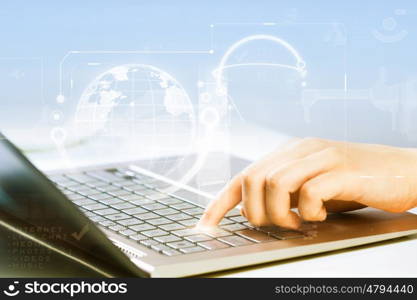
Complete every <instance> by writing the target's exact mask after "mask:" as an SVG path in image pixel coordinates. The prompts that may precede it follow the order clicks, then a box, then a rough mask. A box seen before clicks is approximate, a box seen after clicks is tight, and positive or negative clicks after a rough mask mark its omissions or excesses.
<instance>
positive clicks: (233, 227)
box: [222, 223, 246, 232]
mask: <svg viewBox="0 0 417 300" xmlns="http://www.w3.org/2000/svg"><path fill="white" fill-rule="evenodd" d="M222 228H223V229H225V230H227V231H232V232H233V231H238V230H243V229H246V227H245V226H243V225H241V224H238V223H235V224H230V225H224V226H222Z"/></svg>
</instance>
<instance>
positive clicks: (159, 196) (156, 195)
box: [146, 192, 167, 200]
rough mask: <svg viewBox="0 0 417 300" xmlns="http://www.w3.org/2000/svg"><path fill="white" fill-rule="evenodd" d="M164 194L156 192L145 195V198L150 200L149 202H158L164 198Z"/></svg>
mask: <svg viewBox="0 0 417 300" xmlns="http://www.w3.org/2000/svg"><path fill="white" fill-rule="evenodd" d="M166 196H167V195H166V194H162V193H160V192H156V193H154V194H148V195H146V198H148V199H151V200H160V199H164V198H166Z"/></svg>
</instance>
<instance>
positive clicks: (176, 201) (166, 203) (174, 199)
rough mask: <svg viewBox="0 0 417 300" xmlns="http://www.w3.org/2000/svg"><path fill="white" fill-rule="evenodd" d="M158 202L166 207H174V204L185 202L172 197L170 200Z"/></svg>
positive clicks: (165, 199)
mask: <svg viewBox="0 0 417 300" xmlns="http://www.w3.org/2000/svg"><path fill="white" fill-rule="evenodd" d="M158 202H159V203H162V204H165V205H172V204H178V203H182V202H183V201H182V200H180V199H177V198H173V197H170V198H164V199H159V200H158Z"/></svg>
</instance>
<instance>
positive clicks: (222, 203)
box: [197, 175, 242, 226]
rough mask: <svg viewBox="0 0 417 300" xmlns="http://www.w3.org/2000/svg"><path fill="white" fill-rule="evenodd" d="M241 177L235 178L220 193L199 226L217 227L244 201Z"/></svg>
mask: <svg viewBox="0 0 417 300" xmlns="http://www.w3.org/2000/svg"><path fill="white" fill-rule="evenodd" d="M240 177H241V175H237V176H236V177H234V178H233V179H232V180H231V181H230V182H229V184H228V185H227V186H226V187H225V188H224V189H223V190H222V191H221V192H220V195H219V197H217V198H216V199H215V200H213V201H211V202H210V204H209V205H208V206H207V208H206V210H205V211H204V214H203V216H202V217H201V219H200V221H199V222H198V225H197V226H216V225H217V224H218V223H219V222H220V221H221V220H222V219H223V217H224V216H225V215H226V213H227V212H228V211H229V210H231V209H232V208H234V207H235V206H236V205H238V204H239V202H240V201H242V184H241V179H240Z"/></svg>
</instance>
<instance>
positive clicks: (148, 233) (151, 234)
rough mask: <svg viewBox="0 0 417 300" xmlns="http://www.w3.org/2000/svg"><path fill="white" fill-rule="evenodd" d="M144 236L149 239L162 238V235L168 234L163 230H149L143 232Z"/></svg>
mask: <svg viewBox="0 0 417 300" xmlns="http://www.w3.org/2000/svg"><path fill="white" fill-rule="evenodd" d="M141 233H142V234H143V235H146V236H148V237H155V236H161V235H167V234H169V233H168V232H166V231H164V230H162V229H154V230H148V231H142V232H141Z"/></svg>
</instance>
